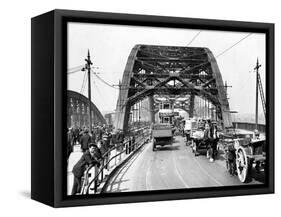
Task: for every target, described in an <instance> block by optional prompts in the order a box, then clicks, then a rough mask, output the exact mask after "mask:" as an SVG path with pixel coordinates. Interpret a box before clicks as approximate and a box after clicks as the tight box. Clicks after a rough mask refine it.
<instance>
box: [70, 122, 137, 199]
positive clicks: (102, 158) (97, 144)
mask: <svg viewBox="0 0 281 217" xmlns="http://www.w3.org/2000/svg"><path fill="white" fill-rule="evenodd" d="M128 139H129V142H128V144H129V145H128V146H126V154H129V153H130V151H131V148H132V147H133V144H134V143H135V137H134V135H131V136H130V137H129V138H127V137H125V135H124V133H123V132H122V130H115V131H113V129H112V128H111V127H109V126H106V125H103V126H101V125H98V126H95V127H93V130H92V131H91V132H90V131H89V129H88V128H87V127H84V128H69V129H68V132H67V157H69V156H70V154H71V153H72V152H73V150H74V147H75V146H76V147H78V148H79V147H80V148H81V151H82V152H83V155H82V156H81V158H80V159H79V161H78V162H77V163H76V164H75V165H74V167H73V169H72V173H73V175H74V182H73V188H72V193H71V194H72V195H75V194H77V193H79V192H80V191H81V187H82V177H83V175H84V172H85V171H86V169H87V168H88V167H89V166H96V167H97V168H99V167H100V166H101V163H103V166H104V167H105V168H106V169H108V161H109V158H110V153H111V151H110V150H112V149H113V148H115V149H116V150H118V151H122V150H123V144H124V143H125V142H124V141H125V140H126V141H127V140H128Z"/></svg>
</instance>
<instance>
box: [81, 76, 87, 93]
mask: <svg viewBox="0 0 281 217" xmlns="http://www.w3.org/2000/svg"><path fill="white" fill-rule="evenodd" d="M86 80H88V79H87V72H85V73H84V77H83V82H82V87H81V89H80V94H83V92H84V90H85V86H86Z"/></svg>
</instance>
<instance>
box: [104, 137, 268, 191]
mask: <svg viewBox="0 0 281 217" xmlns="http://www.w3.org/2000/svg"><path fill="white" fill-rule="evenodd" d="M253 176H254V179H253V181H252V182H251V183H249V184H261V183H262V182H263V181H264V180H263V179H264V176H263V174H262V175H257V174H253ZM234 185H242V183H241V182H240V181H239V180H238V178H237V177H236V176H230V175H229V174H228V172H227V171H226V169H225V161H224V157H223V153H221V154H220V156H219V158H218V159H217V160H216V161H215V162H213V163H210V162H209V161H208V160H207V158H206V157H205V156H204V155H200V156H198V157H195V156H194V154H193V153H192V151H191V149H190V147H187V146H186V145H185V142H184V140H183V138H182V137H181V136H177V137H175V141H174V144H173V145H172V146H165V147H162V148H159V149H158V150H157V151H156V152H153V151H152V144H151V143H148V144H147V145H145V146H144V147H143V148H142V149H141V150H140V151H139V152H138V153H137V154H136V155H135V156H134V157H133V158H132V159H131V160H130V161H128V162H127V163H126V164H124V166H123V167H122V168H120V169H119V171H118V172H117V173H116V174H115V175H114V176H113V177H111V179H110V181H109V183H108V185H107V187H106V189H105V190H106V192H126V191H145V190H161V189H180V188H196V187H212V186H234Z"/></svg>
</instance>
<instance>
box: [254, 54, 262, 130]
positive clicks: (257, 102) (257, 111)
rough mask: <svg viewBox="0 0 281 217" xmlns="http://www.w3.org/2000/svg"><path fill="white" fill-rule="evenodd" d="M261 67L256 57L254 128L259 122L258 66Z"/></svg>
mask: <svg viewBox="0 0 281 217" xmlns="http://www.w3.org/2000/svg"><path fill="white" fill-rule="evenodd" d="M260 67H261V64H259V59H258V58H257V64H256V67H255V68H254V70H256V129H258V123H259V114H258V113H259V87H258V85H259V68H260Z"/></svg>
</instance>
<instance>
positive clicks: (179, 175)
mask: <svg viewBox="0 0 281 217" xmlns="http://www.w3.org/2000/svg"><path fill="white" fill-rule="evenodd" d="M172 156H173V157H172V158H173V164H174V165H175V171H176V173H177V175H178V177H179V178H180V180H181V182H182V183H183V184H184V186H185V187H186V188H190V186H189V185H188V184H186V182H185V181H184V179H183V177H182V175H181V174H180V172H179V170H178V167H177V163H176V161H175V154H174V152H172Z"/></svg>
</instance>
